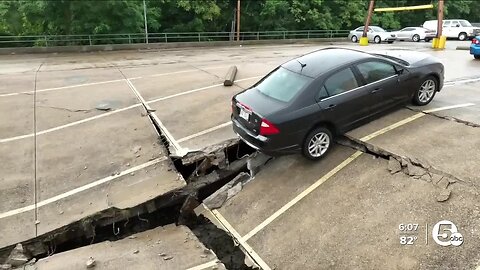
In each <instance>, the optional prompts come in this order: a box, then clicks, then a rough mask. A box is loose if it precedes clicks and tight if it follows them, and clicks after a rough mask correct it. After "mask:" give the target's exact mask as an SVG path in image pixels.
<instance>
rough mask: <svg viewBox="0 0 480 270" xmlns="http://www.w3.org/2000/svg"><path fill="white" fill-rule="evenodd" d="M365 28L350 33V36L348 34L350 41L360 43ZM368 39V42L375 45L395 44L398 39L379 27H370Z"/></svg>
mask: <svg viewBox="0 0 480 270" xmlns="http://www.w3.org/2000/svg"><path fill="white" fill-rule="evenodd" d="M364 28H365V27H363V26H360V27H358V28H357V29H355V30H352V31H350V34H348V39H350V40H351V41H352V42H358V41H359V40H360V37H362V34H363V29H364ZM367 37H368V41H373V42H375V43H381V42H388V43H393V42H394V41H395V39H396V35H395V34H393V33H390V32H387V31H385V30H384V29H383V28H381V27H378V26H369V27H368V32H367Z"/></svg>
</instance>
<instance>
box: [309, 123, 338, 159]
mask: <svg viewBox="0 0 480 270" xmlns="http://www.w3.org/2000/svg"><path fill="white" fill-rule="evenodd" d="M332 144H333V136H332V132H331V131H330V130H328V128H325V127H319V128H315V129H314V130H312V131H311V132H310V133H309V134H308V135H307V137H306V138H305V141H304V142H303V149H302V153H303V156H304V157H306V158H308V159H310V160H319V159H321V158H322V157H324V156H325V155H326V154H327V153H328V151H329V150H330V148H331V147H332Z"/></svg>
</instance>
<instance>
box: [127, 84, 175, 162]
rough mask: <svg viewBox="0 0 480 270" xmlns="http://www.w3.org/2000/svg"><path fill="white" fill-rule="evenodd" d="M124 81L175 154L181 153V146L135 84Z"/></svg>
mask: <svg viewBox="0 0 480 270" xmlns="http://www.w3.org/2000/svg"><path fill="white" fill-rule="evenodd" d="M125 81H126V82H127V84H128V86H129V87H130V89H132V91H133V92H134V93H135V95H136V96H137V98H138V99H139V100H140V102H141V103H142V104H143V106H145V108H146V109H147V110H148V113H149V114H150V115H151V116H152V119H153V121H154V122H155V124H156V126H158V127H159V128H160V131H161V132H162V134H163V135H164V136H165V138H167V140H168V142H169V144H170V145H171V146H172V147H173V148H174V151H175V152H176V153H175V154H177V155H181V154H183V153H184V150H183V149H182V147H180V145H179V144H178V142H177V141H176V140H175V138H174V137H173V136H172V134H171V133H170V131H168V129H167V128H166V127H165V125H164V124H163V123H162V121H161V120H160V118H158V116H157V115H156V114H155V112H152V111H153V110H152V108H151V107H150V106H149V105H148V103H147V102H146V101H145V99H144V98H143V97H142V95H141V94H140V92H139V91H138V90H137V88H135V86H134V85H133V83H132V82H131V81H130V80H129V79H126V80H125Z"/></svg>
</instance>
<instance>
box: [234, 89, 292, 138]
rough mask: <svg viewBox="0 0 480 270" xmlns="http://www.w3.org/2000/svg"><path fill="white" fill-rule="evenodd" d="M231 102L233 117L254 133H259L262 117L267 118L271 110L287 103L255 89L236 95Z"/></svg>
mask: <svg viewBox="0 0 480 270" xmlns="http://www.w3.org/2000/svg"><path fill="white" fill-rule="evenodd" d="M232 103H233V104H232V114H233V117H234V119H235V120H236V121H238V122H239V123H240V124H241V125H242V126H243V127H244V128H246V129H247V130H248V131H249V132H251V133H253V134H254V135H258V134H259V133H260V125H261V124H262V118H266V119H267V120H268V116H269V115H271V114H272V113H273V112H276V111H279V110H281V109H283V108H285V107H286V106H287V103H284V102H281V101H277V100H275V99H273V98H271V97H268V96H266V95H264V94H262V93H261V92H260V91H258V90H256V89H250V90H248V91H245V92H243V93H240V94H238V95H236V96H235V97H234V98H233V100H232Z"/></svg>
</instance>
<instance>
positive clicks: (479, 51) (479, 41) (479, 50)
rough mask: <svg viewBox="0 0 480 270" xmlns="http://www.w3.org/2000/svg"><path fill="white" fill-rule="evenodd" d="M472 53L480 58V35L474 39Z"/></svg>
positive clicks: (471, 47) (476, 57) (471, 46)
mask: <svg viewBox="0 0 480 270" xmlns="http://www.w3.org/2000/svg"><path fill="white" fill-rule="evenodd" d="M470 54H472V55H473V57H475V59H480V35H479V36H477V37H475V38H474V39H472V44H470Z"/></svg>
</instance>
